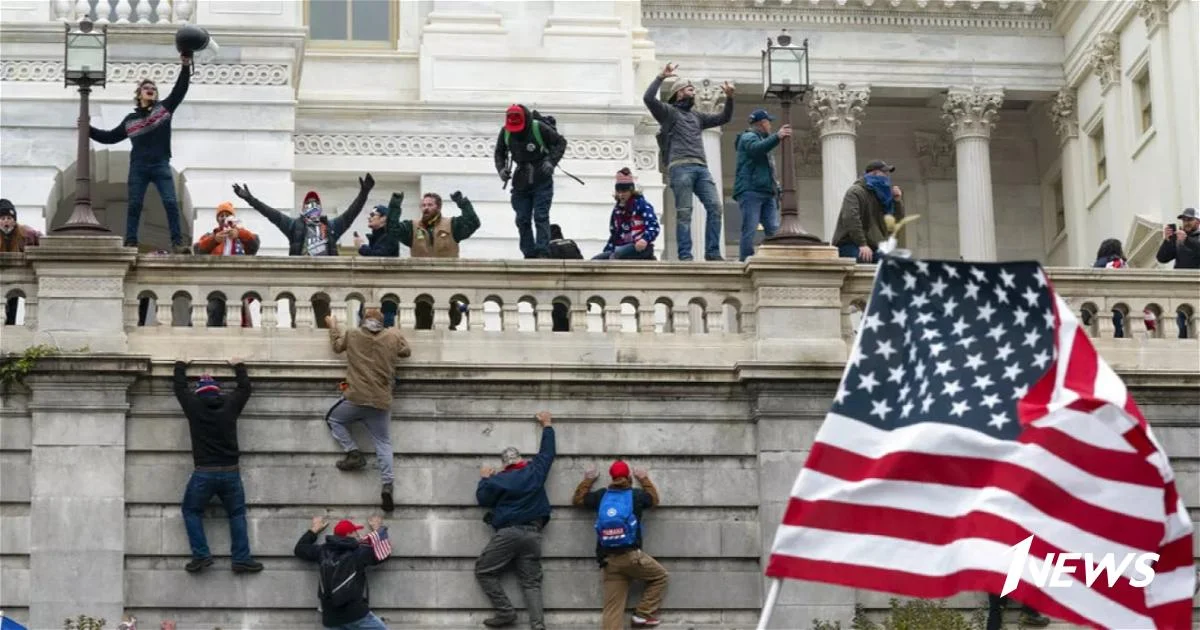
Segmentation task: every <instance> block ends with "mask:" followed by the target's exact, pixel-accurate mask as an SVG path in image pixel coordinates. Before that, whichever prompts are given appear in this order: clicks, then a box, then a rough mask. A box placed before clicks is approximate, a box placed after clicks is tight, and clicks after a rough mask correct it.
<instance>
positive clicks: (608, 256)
mask: <svg viewBox="0 0 1200 630" xmlns="http://www.w3.org/2000/svg"><path fill="white" fill-rule="evenodd" d="M592 260H654V243H649V244H647V245H646V249H643V250H642V251H640V252H639V251H638V250H637V247H636V246H635V245H634V244H632V243H630V244H629V245H617V246H616V247H615V248H613V250H612V251H611V252H600V253H599V254H596V255H595V256H593V257H592Z"/></svg>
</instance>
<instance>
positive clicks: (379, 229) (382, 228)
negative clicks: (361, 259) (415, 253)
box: [354, 195, 403, 258]
mask: <svg viewBox="0 0 1200 630" xmlns="http://www.w3.org/2000/svg"><path fill="white" fill-rule="evenodd" d="M401 198H403V195H401ZM367 229H369V230H371V232H370V233H369V234H367V242H366V243H364V242H363V239H362V237H361V236H359V235H358V232H355V233H354V246H355V247H357V248H358V255H359V256H372V257H382V258H395V257H397V256H399V255H400V242H399V241H397V240H396V236H395V234H393V233H392V232H391V231H390V230H388V207H387V206H375V208H374V209H373V210H371V213H370V214H368V215H367Z"/></svg>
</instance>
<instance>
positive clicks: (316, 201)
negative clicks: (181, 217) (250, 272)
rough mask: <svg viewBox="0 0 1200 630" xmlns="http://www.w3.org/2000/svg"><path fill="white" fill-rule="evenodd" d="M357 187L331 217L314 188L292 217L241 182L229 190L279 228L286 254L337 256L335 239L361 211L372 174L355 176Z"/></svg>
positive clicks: (336, 240) (371, 181)
mask: <svg viewBox="0 0 1200 630" xmlns="http://www.w3.org/2000/svg"><path fill="white" fill-rule="evenodd" d="M358 187H359V188H358V196H357V197H355V198H354V201H351V202H350V207H348V208H346V211H345V212H343V213H341V214H340V215H338V216H336V217H334V218H332V219H331V218H329V217H326V216H325V215H324V214H323V213H322V212H323V211H322V209H321V197H320V196H319V195H318V194H317V192H316V191H315V190H310V191H308V194H306V195H304V204H303V207H302V209H301V211H300V217H299V218H295V219H293V218H292V217H289V216H287V215H286V214H284V213H282V212H280V211H278V210H276V209H275V208H272V207H271V206H268V205H267V204H265V203H263V202H261V201H259V200H258V199H256V198H255V197H254V195H252V194H250V189H249V188H248V187H247V186H246V185H245V184H241V185H238V184H234V185H233V194H235V195H237V196H238V197H240V198H242V199H243V200H244V201H245V202H246V203H248V204H250V207H252V208H254V209H255V210H258V211H259V213H261V214H262V215H263V216H264V217H267V219H268V220H269V221H270V222H271V223H274V224H275V227H277V228H279V231H280V232H283V235H284V236H286V237H287V239H288V255H289V256H337V249H338V248H337V242H338V239H339V238H341V236H342V234H345V233H346V230H348V229H350V225H351V224H353V223H354V220H355V219H357V218H358V213H360V212H362V209H363V204H365V203H366V202H367V194H369V193H370V192H371V189H372V188H374V187H375V178H374V177H371V174H370V173H367V174H366V176H365V177H360V178H358Z"/></svg>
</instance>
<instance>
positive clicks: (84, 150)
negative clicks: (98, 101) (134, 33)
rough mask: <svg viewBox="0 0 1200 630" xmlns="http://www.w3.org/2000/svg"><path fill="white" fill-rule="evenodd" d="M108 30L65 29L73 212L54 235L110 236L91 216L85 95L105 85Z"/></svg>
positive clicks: (85, 24)
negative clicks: (74, 100) (72, 105)
mask: <svg viewBox="0 0 1200 630" xmlns="http://www.w3.org/2000/svg"><path fill="white" fill-rule="evenodd" d="M107 45H108V28H107V27H101V29H100V30H99V31H96V30H95V27H94V25H93V24H92V22H91V21H90V20H88V19H87V18H84V19H82V20H79V24H78V26H77V27H76V28H75V29H74V30H72V29H71V25H70V24H68V25H67V26H66V60H65V62H64V63H63V67H64V77H63V78H64V81H65V84H66V86H68V87H69V86H72V85H77V86H79V146H78V149H77V155H76V156H75V209H74V211H72V212H71V218H70V219H69V220H68V221H67V223H66V225H63V226H62V227H60V228H58V229H56V230H54V233H55V234H96V235H100V234H111V232H110V231H109V230H108V228H106V227H104V226H103V225H101V224H100V222H99V221H97V220H96V215H95V214H94V213H93V212H92V161H91V152H90V150H89V148H90V147H89V146H88V141H89V134H88V130H89V128H90V127H91V122H90V116H89V115H88V95H89V94H91V92H92V86H93V85H100V86H103V85H105V80H106V77H107V72H108V68H107V65H108V47H107Z"/></svg>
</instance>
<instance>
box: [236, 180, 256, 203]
mask: <svg viewBox="0 0 1200 630" xmlns="http://www.w3.org/2000/svg"><path fill="white" fill-rule="evenodd" d="M233 194H235V195H237V196H238V198H239V199H242V200H244V201H250V197H252V196H253V195H251V194H250V187H249V186H247V185H245V184H241V185H238V184H234V185H233Z"/></svg>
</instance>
